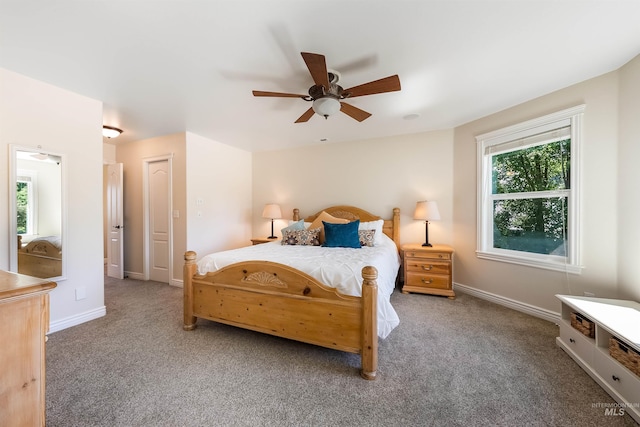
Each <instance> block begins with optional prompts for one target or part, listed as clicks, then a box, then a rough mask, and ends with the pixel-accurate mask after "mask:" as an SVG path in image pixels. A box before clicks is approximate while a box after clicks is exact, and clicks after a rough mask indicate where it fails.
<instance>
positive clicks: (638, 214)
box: [617, 55, 640, 301]
mask: <svg viewBox="0 0 640 427" xmlns="http://www.w3.org/2000/svg"><path fill="white" fill-rule="evenodd" d="M619 94H620V102H619V114H620V129H619V131H620V142H619V146H618V166H619V167H618V204H617V207H618V230H617V234H618V283H619V287H620V289H619V291H620V297H622V298H629V299H634V300H636V301H640V220H639V219H640V192H639V191H638V183H640V173H639V172H638V171H639V170H640V167H639V163H640V55H639V56H637V57H636V58H635V59H633V60H632V61H631V62H629V63H628V64H627V65H625V66H624V67H622V68H621V69H620V90H619Z"/></svg>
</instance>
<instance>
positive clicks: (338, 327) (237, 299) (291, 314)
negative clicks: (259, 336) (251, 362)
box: [183, 251, 378, 380]
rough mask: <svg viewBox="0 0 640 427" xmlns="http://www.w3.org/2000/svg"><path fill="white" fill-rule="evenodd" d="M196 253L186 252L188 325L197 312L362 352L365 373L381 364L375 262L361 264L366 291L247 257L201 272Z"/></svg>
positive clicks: (371, 375) (189, 326)
mask: <svg viewBox="0 0 640 427" xmlns="http://www.w3.org/2000/svg"><path fill="white" fill-rule="evenodd" d="M195 260H196V253H195V252H192V251H189V252H186V253H185V265H184V326H183V328H184V329H185V330H193V329H195V327H196V321H197V319H198V318H203V319H208V320H212V321H216V322H220V323H225V324H228V325H233V326H237V327H241V328H245V329H251V330H254V331H258V332H263V333H267V334H271V335H275V336H279V337H283V338H288V339H293V340H296V341H301V342H306V343H309V344H314V345H319V346H323V347H328V348H332V349H336V350H341V351H346V352H350V353H357V354H360V355H361V362H362V370H361V376H362V377H363V378H365V379H369V380H373V379H375V377H376V372H377V367H378V334H377V331H378V328H377V294H378V285H377V282H376V279H377V276H378V272H377V270H376V269H375V268H374V267H364V268H363V269H362V277H363V286H362V297H354V296H348V295H342V294H340V293H339V292H338V291H337V290H336V289H334V288H331V287H328V286H326V285H324V284H322V283H320V282H319V281H317V280H316V279H314V278H313V277H311V276H309V275H307V274H306V273H303V272H301V271H299V270H296V269H294V268H292V267H289V266H287V265H283V264H278V263H274V262H268V261H246V262H240V263H237V264H233V265H230V266H227V267H225V268H222V269H220V270H218V271H216V272H214V273H207V274H206V275H198V274H197V266H196V263H195Z"/></svg>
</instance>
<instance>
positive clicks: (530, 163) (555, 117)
mask: <svg viewBox="0 0 640 427" xmlns="http://www.w3.org/2000/svg"><path fill="white" fill-rule="evenodd" d="M583 112H584V106H583V105H582V106H579V107H575V108H571V109H569V110H564V111H561V112H558V113H555V114H551V115H548V116H545V117H541V118H539V119H535V120H531V121H528V122H525V123H521V124H519V125H515V126H511V127H508V128H505V129H500V130H497V131H494V132H491V133H488V134H485V135H480V136H478V137H476V141H477V144H478V174H479V177H478V250H477V255H478V257H480V258H485V259H492V260H497V261H504V262H511V263H517V264H523V265H528V266H534V267H540V268H546V269H552V270H562V271H569V272H573V273H579V272H580V247H579V230H580V221H579V209H578V206H579V201H578V194H579V193H578V188H579V186H580V182H579V170H578V169H579V161H578V158H579V157H578V154H579V145H580V129H581V120H582V115H583Z"/></svg>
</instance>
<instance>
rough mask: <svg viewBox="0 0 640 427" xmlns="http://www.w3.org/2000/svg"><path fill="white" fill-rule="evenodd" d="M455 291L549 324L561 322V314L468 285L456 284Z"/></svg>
mask: <svg viewBox="0 0 640 427" xmlns="http://www.w3.org/2000/svg"><path fill="white" fill-rule="evenodd" d="M454 289H455V291H456V292H462V293H465V294H469V295H472V296H474V297H478V298H480V299H483V300H487V301H491V302H494V303H496V304H499V305H502V306H505V307H508V308H511V309H514V310H517V311H520V312H523V313H526V314H529V315H531V316H535V317H539V318H541V319H544V320H548V321H549V322H553V323H556V324H557V323H559V322H560V313H556V312H553V311H550V310H546V309H544V308H540V307H536V306H534V305H530V304H525V303H523V302H520V301H516V300H513V299H510V298H506V297H503V296H501V295H496V294H492V293H490V292H486V291H481V290H480V289H476V288H472V287H470V286H466V285H461V284H459V283H455V284H454Z"/></svg>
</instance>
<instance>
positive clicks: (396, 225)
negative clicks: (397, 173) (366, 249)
mask: <svg viewBox="0 0 640 427" xmlns="http://www.w3.org/2000/svg"><path fill="white" fill-rule="evenodd" d="M322 212H326V213H328V214H329V215H332V216H335V217H336V218H344V219H348V220H349V221H355V220H356V219H359V220H360V221H361V222H370V221H377V220H379V219H382V220H384V224H383V226H382V232H383V233H384V234H386V235H387V236H389V237H390V238H391V239H392V240H393V241H394V242H395V243H396V246H398V248H399V247H400V208H393V214H392V216H391V219H384V218H381V217H379V216H377V215H373V214H372V213H370V212H367V211H365V210H364V209H360V208H356V207H354V206H345V205H342V206H331V207H329V208H325V209H323V210H321V211H320V212H317V213H315V214H314V215H311V216H308V217H306V218H304V221H305V222H313V220H314V219H316V218H317V217H318V215H320V214H321V213H322ZM293 220H294V221H299V220H300V209H298V208H295V209H294V210H293Z"/></svg>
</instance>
